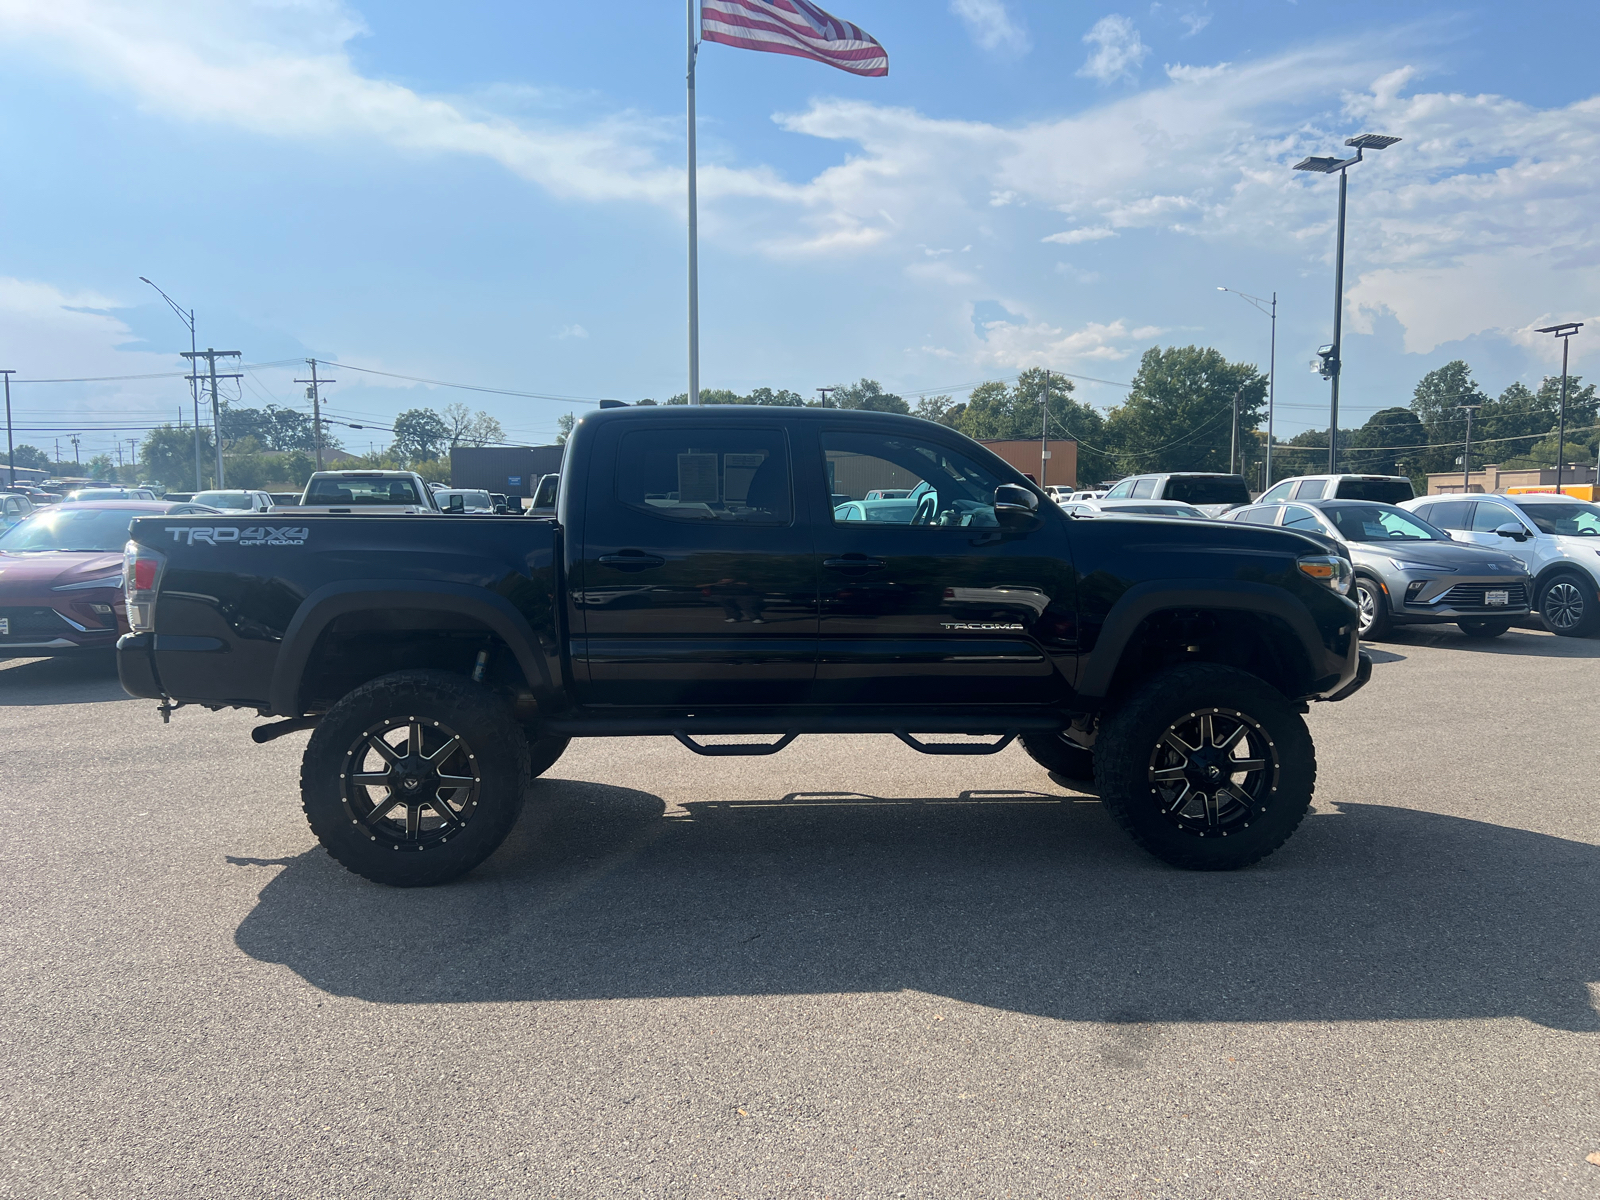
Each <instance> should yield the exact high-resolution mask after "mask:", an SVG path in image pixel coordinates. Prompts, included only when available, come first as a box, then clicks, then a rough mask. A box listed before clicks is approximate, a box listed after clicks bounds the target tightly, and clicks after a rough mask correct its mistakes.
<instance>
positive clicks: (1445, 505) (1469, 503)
mask: <svg viewBox="0 0 1600 1200" xmlns="http://www.w3.org/2000/svg"><path fill="white" fill-rule="evenodd" d="M1476 507H1477V502H1476V501H1474V500H1445V501H1443V502H1441V503H1439V504H1435V505H1433V507H1431V508H1429V509H1428V511H1427V512H1426V513H1423V514H1422V519H1423V520H1425V521H1427V522H1428V524H1430V525H1437V526H1438V527H1439V528H1440V529H1471V528H1472V510H1473V509H1474V508H1476Z"/></svg>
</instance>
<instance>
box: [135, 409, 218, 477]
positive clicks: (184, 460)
mask: <svg viewBox="0 0 1600 1200" xmlns="http://www.w3.org/2000/svg"><path fill="white" fill-rule="evenodd" d="M216 461H217V459H216V452H215V449H214V447H213V445H212V441H211V431H210V430H209V429H201V430H200V466H201V475H200V488H201V489H203V488H207V487H210V486H211V484H212V481H213V480H215V479H216ZM139 467H140V471H141V474H142V475H143V477H144V478H146V479H153V480H155V481H156V482H157V483H160V484H163V485H164V486H166V487H167V488H170V489H173V490H178V491H189V490H190V489H191V488H194V486H195V484H194V427H193V426H192V425H189V426H179V425H162V426H160V427H159V428H156V429H152V430H151V431H150V432H149V433H147V434H145V437H144V441H143V443H141V444H140V446H139ZM197 490H198V489H197Z"/></svg>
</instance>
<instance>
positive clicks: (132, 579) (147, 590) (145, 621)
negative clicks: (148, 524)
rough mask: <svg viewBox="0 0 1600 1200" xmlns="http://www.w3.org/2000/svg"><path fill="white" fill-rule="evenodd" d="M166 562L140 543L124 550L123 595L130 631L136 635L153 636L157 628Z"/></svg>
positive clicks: (128, 546)
mask: <svg viewBox="0 0 1600 1200" xmlns="http://www.w3.org/2000/svg"><path fill="white" fill-rule="evenodd" d="M166 565H167V560H166V559H165V558H163V557H162V556H161V555H159V554H157V553H156V552H155V551H154V550H151V549H150V548H149V547H148V546H141V545H139V543H138V542H129V543H128V544H127V546H126V547H125V548H124V549H123V551H122V581H123V582H122V586H123V595H124V596H125V598H126V599H127V603H128V628H129V629H131V630H133V632H134V633H150V632H153V631H154V629H155V627H156V588H157V587H158V586H159V585H160V583H161V569H162V568H163V567H165V566H166Z"/></svg>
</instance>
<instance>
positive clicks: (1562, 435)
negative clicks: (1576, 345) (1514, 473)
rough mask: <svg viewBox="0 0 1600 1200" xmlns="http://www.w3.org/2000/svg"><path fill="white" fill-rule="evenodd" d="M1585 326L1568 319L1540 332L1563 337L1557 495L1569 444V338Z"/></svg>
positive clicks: (1557, 447) (1557, 445) (1546, 327)
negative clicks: (1562, 464)
mask: <svg viewBox="0 0 1600 1200" xmlns="http://www.w3.org/2000/svg"><path fill="white" fill-rule="evenodd" d="M1582 328H1583V322H1582V321H1568V322H1566V323H1565V324H1562V325H1546V326H1545V327H1544V328H1543V329H1540V330H1538V332H1539V333H1553V334H1555V335H1556V337H1558V338H1560V339H1561V416H1560V418H1559V424H1558V425H1557V427H1556V495H1558V496H1559V495H1561V460H1562V458H1563V457H1564V455H1565V453H1566V446H1567V345H1568V341H1569V339H1570V338H1571V337H1572V335H1573V334H1575V333H1577V332H1578V330H1580V329H1582Z"/></svg>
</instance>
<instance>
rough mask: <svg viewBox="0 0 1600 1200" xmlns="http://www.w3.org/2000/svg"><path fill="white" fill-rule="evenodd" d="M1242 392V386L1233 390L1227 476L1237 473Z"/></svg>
mask: <svg viewBox="0 0 1600 1200" xmlns="http://www.w3.org/2000/svg"><path fill="white" fill-rule="evenodd" d="M1242 391H1244V385H1243V384H1240V385H1239V386H1238V387H1236V388H1234V389H1233V441H1232V442H1231V443H1230V444H1229V447H1228V474H1229V475H1237V474H1238V473H1239V393H1240V392H1242ZM1268 436H1269V437H1270V435H1268Z"/></svg>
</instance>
